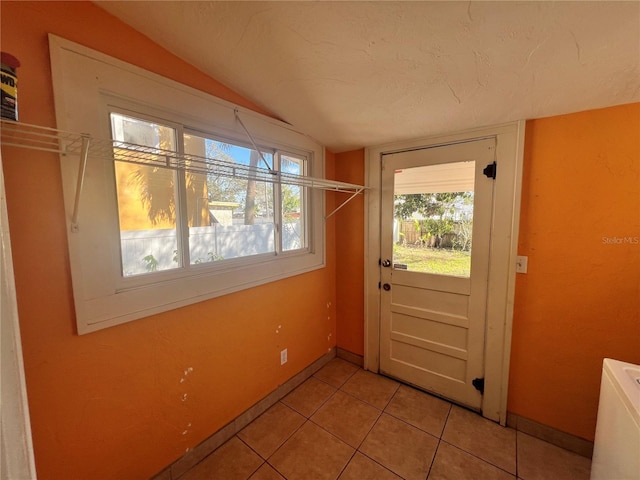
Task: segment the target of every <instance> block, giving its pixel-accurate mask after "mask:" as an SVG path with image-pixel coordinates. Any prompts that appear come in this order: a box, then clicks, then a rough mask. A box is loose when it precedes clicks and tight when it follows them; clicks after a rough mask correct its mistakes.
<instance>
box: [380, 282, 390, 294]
mask: <svg viewBox="0 0 640 480" xmlns="http://www.w3.org/2000/svg"><path fill="white" fill-rule="evenodd" d="M382 288H383V289H384V290H385V291H386V292H388V291H389V290H391V285H389V284H388V283H385V284H384V285H382Z"/></svg>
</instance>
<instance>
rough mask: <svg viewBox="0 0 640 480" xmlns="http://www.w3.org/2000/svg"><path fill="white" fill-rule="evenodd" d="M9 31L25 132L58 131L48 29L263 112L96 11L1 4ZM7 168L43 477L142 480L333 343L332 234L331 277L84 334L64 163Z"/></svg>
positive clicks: (87, 6)
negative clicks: (77, 308) (283, 356)
mask: <svg viewBox="0 0 640 480" xmlns="http://www.w3.org/2000/svg"><path fill="white" fill-rule="evenodd" d="M1 21H2V38H1V41H2V50H3V51H7V52H10V53H12V54H14V55H15V56H17V57H18V58H19V59H20V61H21V62H22V66H21V67H20V69H19V71H18V76H19V113H20V119H21V121H23V122H27V123H36V124H40V125H44V126H55V120H54V119H55V112H54V108H53V93H52V86H51V76H50V66H49V59H48V42H47V37H46V34H47V33H48V32H51V33H55V34H57V35H60V36H62V37H65V38H68V39H70V40H73V41H76V42H78V43H81V44H83V45H86V46H88V47H91V48H94V49H96V50H99V51H101V52H104V53H106V54H109V55H112V56H115V57H117V58H119V59H122V60H124V61H128V62H130V63H134V64H137V65H139V66H141V67H144V68H146V69H148V70H151V71H154V72H156V73H159V74H161V75H164V76H166V77H169V78H172V79H174V80H177V81H180V82H182V83H185V84H187V85H190V86H193V87H195V88H198V89H200V90H203V91H206V92H208V93H211V94H214V95H217V96H219V97H222V98H224V99H226V100H229V101H232V102H235V103H237V104H240V105H243V106H246V107H248V108H253V109H254V110H259V109H258V108H256V107H255V106H253V105H252V104H251V103H250V102H249V101H247V100H245V99H243V98H241V97H240V96H238V95H237V94H235V93H234V92H232V91H231V90H229V89H228V88H226V87H224V86H223V85H221V84H219V83H218V82H216V81H214V80H212V79H211V78H209V77H207V76H206V75H204V74H202V73H201V72H199V71H197V70H196V69H194V68H193V67H191V66H189V65H187V64H185V63H184V62H182V61H181V60H180V59H179V58H177V57H175V56H173V55H171V54H170V53H168V52H167V51H165V50H163V49H161V48H160V47H158V46H157V45H155V44H154V43H152V42H151V41H150V40H148V39H147V38H146V37H144V36H142V35H140V34H139V33H137V32H135V31H134V30H132V29H130V28H129V27H127V26H126V25H124V24H123V23H121V22H120V21H118V20H117V19H115V18H114V17H112V16H110V15H109V14H107V13H105V12H104V11H103V10H101V9H100V8H98V7H97V6H95V5H93V4H91V3H89V2H68V3H58V2H42V3H31V2H2V15H1ZM2 160H3V164H4V173H5V182H6V191H7V203H8V209H9V224H10V228H11V238H12V249H13V255H14V258H13V261H14V267H15V279H16V289H17V300H18V311H19V315H20V324H21V330H22V341H23V348H24V362H25V370H26V380H27V390H28V397H29V407H30V413H31V420H32V434H33V442H34V447H35V458H36V467H37V470H38V475H39V478H40V479H70V478H74V479H75V478H77V479H101V480H105V479H124V478H127V479H131V478H148V477H150V476H151V475H153V474H155V473H157V472H158V471H159V470H160V469H162V468H163V467H165V466H166V465H168V464H169V463H170V462H172V461H173V460H175V459H177V458H179V457H180V456H181V455H183V454H184V453H185V450H187V449H188V448H191V447H193V446H195V445H197V444H198V443H200V442H201V441H202V440H203V439H205V438H206V437H208V436H209V435H211V434H212V433H213V432H215V431H216V430H217V429H219V428H220V427H222V426H224V425H225V424H226V423H227V422H229V421H230V420H231V419H233V418H234V417H236V416H237V415H238V414H240V413H242V412H243V411H244V410H245V409H247V408H248V407H250V406H251V405H252V404H253V403H255V402H256V401H258V400H259V399H261V398H262V397H264V396H265V395H267V394H268V393H269V392H270V391H272V390H274V389H275V388H276V387H277V386H278V385H279V384H281V383H282V382H284V381H285V380H287V379H288V378H290V377H292V376H293V375H295V374H296V373H298V372H299V371H300V370H302V369H303V368H304V367H305V366H307V365H308V364H310V363H311V362H312V361H314V360H315V359H316V358H318V357H320V356H321V355H323V354H324V353H326V352H327V350H328V349H330V348H332V347H334V346H335V338H336V332H335V328H336V325H335V318H336V315H335V305H336V294H335V285H334V279H335V273H336V272H335V248H334V232H333V226H332V224H331V223H329V224H328V225H327V229H328V232H327V260H328V267H327V268H324V269H321V270H317V271H315V272H312V273H309V274H305V275H301V276H297V277H292V278H289V279H286V280H283V281H279V282H275V283H271V284H268V285H264V286H261V287H258V288H254V289H251V290H248V291H244V292H240V293H236V294H232V295H227V296H225V297H222V298H219V299H215V300H211V301H207V302H203V303H199V304H196V305H192V306H189V307H185V308H182V309H179V310H174V311H170V312H166V313H163V314H161V315H156V316H153V317H148V318H146V319H142V320H137V321H135V322H131V323H128V324H125V325H120V326H117V327H113V328H109V329H106V330H102V331H100V332H96V333H91V334H89V335H84V336H78V335H76V334H75V319H74V310H73V298H72V289H71V278H70V270H69V261H68V254H67V232H66V227H65V220H64V215H65V214H64V206H63V195H62V188H61V177H60V168H59V159H58V157H57V156H56V155H53V154H47V153H39V152H34V151H29V150H22V149H12V148H3V157H2ZM333 160H334V157H333V155H332V154H330V153H329V154H328V155H327V173H328V175H333V173H334V172H333V165H332V162H333ZM332 202H333V200H332V199H329V200H328V202H327V203H328V204H331V203H332ZM284 347H287V348H288V353H289V362H288V363H287V364H286V365H285V366H283V367H281V366H280V362H279V359H280V356H279V352H280V349H281V348H284Z"/></svg>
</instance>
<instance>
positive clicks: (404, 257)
mask: <svg viewBox="0 0 640 480" xmlns="http://www.w3.org/2000/svg"><path fill="white" fill-rule="evenodd" d="M393 263H394V265H395V264H404V265H407V270H409V271H412V272H424V273H436V274H439V275H455V276H459V277H468V276H469V273H470V271H471V252H460V251H458V250H449V249H444V248H443V249H439V248H428V247H417V246H411V247H407V246H402V245H394V247H393Z"/></svg>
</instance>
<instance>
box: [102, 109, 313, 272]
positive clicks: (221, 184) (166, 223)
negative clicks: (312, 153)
mask: <svg viewBox="0 0 640 480" xmlns="http://www.w3.org/2000/svg"><path fill="white" fill-rule="evenodd" d="M141 117H142V116H141V115H138V117H133V116H131V115H129V114H127V115H125V114H123V113H120V112H111V114H110V120H111V134H112V138H113V140H116V141H118V142H126V143H127V144H129V143H131V144H136V145H142V146H146V147H151V148H154V149H158V150H162V151H167V152H175V153H176V154H179V155H186V158H189V157H190V156H192V157H195V158H198V159H205V158H206V159H213V160H217V161H222V162H225V163H226V164H227V165H229V166H230V168H232V167H234V166H238V167H240V168H241V169H243V170H244V171H245V172H246V173H247V175H246V176H247V178H244V177H245V176H239V177H236V176H234V174H233V172H232V171H231V172H230V171H229V169H228V168H227V169H223V171H222V172H215V171H210V172H206V173H202V172H195V173H194V172H191V171H188V170H187V171H183V172H180V171H176V170H175V169H173V168H163V167H159V166H156V165H153V166H149V165H140V164H132V163H129V162H128V161H126V158H127V153H128V152H127V148H126V144H123V145H122V146H123V147H124V148H116V149H115V150H114V155H115V159H116V161H115V162H114V163H115V172H116V188H117V199H118V219H119V225H120V245H121V261H122V275H123V276H124V277H131V276H135V275H142V274H148V273H154V272H159V271H166V270H173V269H189V268H191V267H196V266H198V265H204V264H211V263H218V262H224V261H231V260H233V259H240V258H245V257H254V256H259V255H271V256H273V255H277V254H282V253H284V252H293V251H296V250H304V249H306V248H307V247H308V245H307V243H306V238H307V235H306V222H305V220H306V217H307V214H306V212H305V205H306V202H305V200H304V196H305V195H304V188H301V187H300V186H297V185H287V184H279V183H274V182H269V181H264V180H260V179H258V178H257V175H256V174H255V172H256V171H258V169H262V170H264V169H266V170H267V171H268V172H279V171H282V172H285V173H288V174H294V175H304V174H305V172H306V169H305V164H306V159H305V158H303V157H297V156H294V155H292V154H284V153H282V152H280V151H278V150H276V149H267V148H265V149H261V150H260V151H257V150H255V149H252V148H250V147H247V146H243V145H240V144H239V142H237V141H235V142H232V141H229V140H222V139H219V138H214V136H213V135H204V134H201V133H194V132H191V131H189V130H188V129H187V128H185V127H184V126H177V127H172V126H170V125H168V124H162V123H161V121H158V120H153V121H152V120H149V119H144V118H141ZM178 137H180V138H181V142H179V141H177V139H178ZM118 145H119V146H120V144H118ZM180 145H182V147H180ZM118 158H122V159H123V160H118ZM262 177H264V175H263V176H262ZM196 268H197V267H196Z"/></svg>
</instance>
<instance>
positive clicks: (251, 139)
mask: <svg viewBox="0 0 640 480" xmlns="http://www.w3.org/2000/svg"><path fill="white" fill-rule="evenodd" d="M233 114H234V115H235V116H236V120H238V122H239V123H240V126H241V127H242V129H243V130H244V132H245V133H246V134H247V137H249V140H250V141H251V145H253V149H254V150H255V151H256V152H258V155H260V158H261V159H262V161H263V162H264V164H265V165H266V166H267V170H269V171H270V172H271V171H272V169H271V167H270V166H269V163H268V162H267V161H266V160H265V158H264V155H263V154H262V152H261V151H260V149H259V148H258V146H257V145H256V142H255V140H254V139H253V137H252V136H251V134H250V133H249V130H247V127H245V126H244V123H243V122H242V119H241V118H240V115H239V113H238V109H237V108H236V109H234V110H233Z"/></svg>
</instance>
